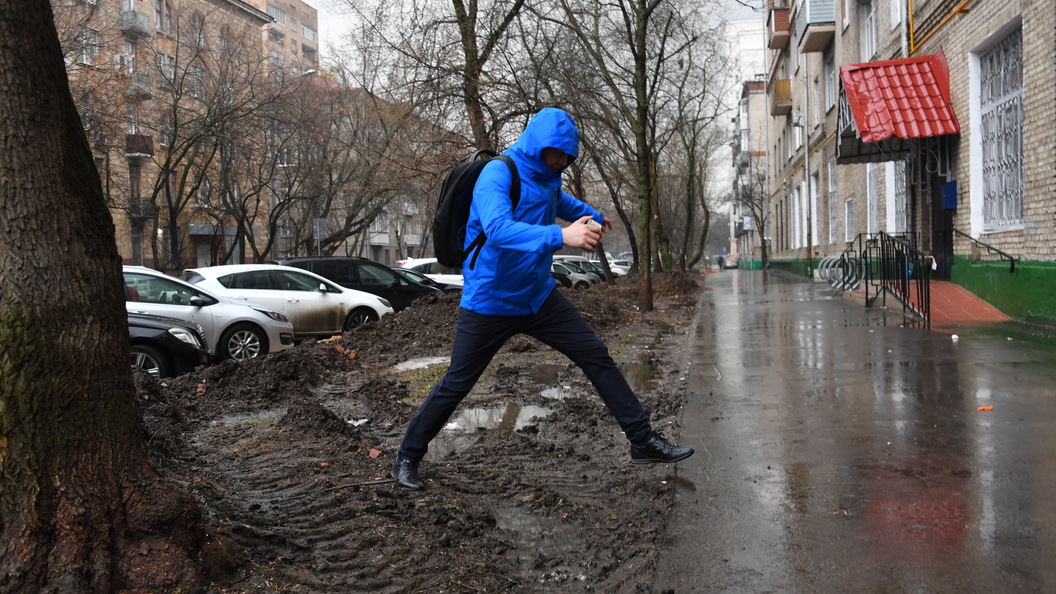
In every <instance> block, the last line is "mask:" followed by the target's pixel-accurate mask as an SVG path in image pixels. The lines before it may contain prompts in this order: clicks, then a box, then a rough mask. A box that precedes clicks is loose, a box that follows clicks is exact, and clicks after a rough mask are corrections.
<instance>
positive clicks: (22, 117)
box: [0, 0, 203, 592]
mask: <svg viewBox="0 0 1056 594" xmlns="http://www.w3.org/2000/svg"><path fill="white" fill-rule="evenodd" d="M0 15H2V17H0V154H3V156H4V157H3V159H0V369H2V370H3V371H2V372H0V591H4V592H10V591H55V592H108V591H114V590H121V589H133V588H142V589H144V590H148V589H157V590H175V589H178V588H186V587H188V585H190V584H192V583H195V582H196V581H197V578H198V575H199V569H198V566H197V563H196V561H195V559H196V558H197V555H198V551H199V549H200V546H201V542H202V537H203V530H202V528H201V517H200V513H199V511H198V509H197V507H196V506H195V504H194V502H193V500H192V499H191V498H190V497H189V496H187V495H186V494H183V493H179V492H176V491H174V490H172V489H171V488H170V487H169V486H167V485H166V484H165V483H164V482H163V481H162V480H161V478H160V477H159V476H158V475H157V473H156V472H155V471H154V470H153V469H152V468H151V467H150V465H149V464H148V462H147V456H146V447H145V443H144V440H143V428H142V424H141V418H140V413H139V409H138V407H137V405H136V402H135V389H134V386H133V383H132V377H131V372H130V368H129V364H128V346H129V345H128V336H127V325H126V321H125V310H124V305H123V303H122V299H121V295H122V292H121V276H120V274H121V271H120V267H121V260H120V257H119V256H118V254H117V249H116V244H115V242H114V226H113V222H112V220H111V218H110V211H109V209H108V208H107V205H106V202H105V200H104V197H103V193H102V187H101V185H100V182H99V176H98V173H97V172H96V169H95V165H94V163H93V161H92V155H91V152H90V151H89V148H88V143H87V140H86V138H85V134H84V130H83V129H82V128H81V123H80V118H79V116H78V114H77V110H76V108H75V107H74V104H73V101H72V99H71V96H70V91H69V86H68V84H67V80H66V72H65V69H64V64H63V56H62V53H61V50H60V48H59V42H58V37H57V35H56V32H55V24H54V21H53V17H52V11H51V5H50V4H49V3H48V1H47V0H28V1H27V0H0Z"/></svg>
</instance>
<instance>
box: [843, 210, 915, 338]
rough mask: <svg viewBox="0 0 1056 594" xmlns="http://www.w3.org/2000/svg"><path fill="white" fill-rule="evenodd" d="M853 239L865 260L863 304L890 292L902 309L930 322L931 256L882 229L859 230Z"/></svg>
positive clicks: (870, 302)
mask: <svg viewBox="0 0 1056 594" xmlns="http://www.w3.org/2000/svg"><path fill="white" fill-rule="evenodd" d="M855 241H856V243H857V244H858V253H859V254H861V256H862V259H863V260H864V262H865V281H866V282H865V301H866V304H867V305H872V304H873V302H875V301H876V300H877V299H878V298H879V297H880V296H881V295H885V294H888V293H890V294H891V295H892V296H894V297H895V298H896V299H898V301H899V302H901V303H902V311H903V312H906V311H908V312H911V313H913V314H914V315H916V316H918V317H920V318H922V319H923V320H924V323H925V324H930V320H931V287H930V283H929V281H930V277H931V266H932V263H933V262H934V259H933V258H932V257H931V256H929V255H927V254H925V253H923V252H921V251H918V250H916V249H915V248H913V247H912V246H910V245H909V243H908V242H906V241H905V240H902V239H899V238H897V237H893V236H891V235H888V234H887V233H884V232H883V231H881V232H879V233H875V234H871V235H870V234H865V233H863V234H860V235H858V237H857V238H856V239H855ZM873 290H875V293H873Z"/></svg>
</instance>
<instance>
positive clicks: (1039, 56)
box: [766, 0, 1056, 321]
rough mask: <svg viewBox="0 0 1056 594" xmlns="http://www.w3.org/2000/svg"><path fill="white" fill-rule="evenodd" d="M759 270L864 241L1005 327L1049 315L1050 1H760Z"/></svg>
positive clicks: (812, 262)
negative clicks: (998, 317) (930, 263)
mask: <svg viewBox="0 0 1056 594" xmlns="http://www.w3.org/2000/svg"><path fill="white" fill-rule="evenodd" d="M766 19H767V48H768V54H767V55H768V70H767V81H766V85H767V95H768V103H769V115H770V118H769V133H768V138H769V141H768V149H769V152H770V155H771V157H770V170H769V176H770V203H771V216H772V223H773V232H772V238H773V248H774V265H775V266H779V267H782V268H786V269H789V270H793V271H796V272H798V273H804V274H811V273H812V272H813V269H814V267H815V266H816V265H817V262H818V260H819V259H820V258H822V257H825V256H831V255H839V254H841V253H843V252H844V250H846V249H847V247H848V245H849V244H850V243H851V242H854V241H855V240H856V239H858V238H859V237H861V236H863V234H864V236H866V237H868V236H870V235H875V234H877V233H880V232H884V233H887V234H889V235H892V236H895V237H898V238H900V239H902V240H903V241H905V242H907V243H909V244H910V245H912V246H913V247H914V248H916V249H918V250H920V251H923V252H925V253H927V254H930V255H931V256H932V257H933V258H934V261H935V266H934V270H933V272H932V275H933V278H938V279H950V280H953V281H954V282H956V283H959V284H962V285H964V286H965V287H967V288H968V289H970V290H971V291H973V292H974V293H976V294H978V295H980V296H982V297H983V298H985V299H987V300H988V301H990V302H991V303H993V304H994V305H996V306H997V307H998V308H999V309H1002V310H1003V311H1004V312H1005V313H1008V314H1009V315H1012V316H1014V317H1017V318H1021V319H1038V320H1047V321H1056V305H1054V304H1053V301H1054V300H1052V299H1051V298H1050V297H1049V295H1051V290H1052V289H1053V288H1056V287H1054V285H1056V242H1054V241H1053V239H1054V237H1053V236H1054V234H1056V217H1054V216H1053V215H1052V213H1053V208H1054V205H1056V199H1054V198H1053V196H1054V192H1053V190H1054V188H1053V185H1054V184H1056V178H1054V177H1053V175H1052V173H1051V171H1052V162H1053V159H1054V150H1056V138H1054V136H1056V125H1054V122H1053V119H1052V117H1051V113H1052V111H1053V109H1054V107H1053V106H1054V105H1056V102H1054V97H1053V95H1054V93H1056V84H1054V82H1056V81H1054V80H1053V78H1054V77H1056V71H1054V70H1053V68H1052V66H1051V63H1052V48H1053V47H1054V43H1056V33H1054V32H1056V27H1054V25H1056V7H1054V6H1053V5H1052V4H1051V3H1039V2H1032V1H1029V0H1009V1H1007V2H1000V3H994V2H986V1H984V0H886V1H884V2H880V1H879V0H768V1H767V15H766Z"/></svg>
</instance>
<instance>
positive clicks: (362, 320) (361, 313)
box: [344, 307, 378, 331]
mask: <svg viewBox="0 0 1056 594" xmlns="http://www.w3.org/2000/svg"><path fill="white" fill-rule="evenodd" d="M377 321H378V314H377V312H375V311H374V310H373V309H370V308H369V307H357V308H356V309H353V310H352V313H350V314H348V317H347V318H345V328H344V329H345V330H346V331H347V330H351V329H353V328H355V327H356V326H362V325H363V324H366V323H367V322H377Z"/></svg>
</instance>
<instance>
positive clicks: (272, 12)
mask: <svg viewBox="0 0 1056 594" xmlns="http://www.w3.org/2000/svg"><path fill="white" fill-rule="evenodd" d="M268 16H270V17H271V18H273V19H275V22H276V23H277V24H279V25H282V26H283V27H285V26H286V12H285V11H283V10H282V9H281V8H279V7H278V6H275V5H273V4H269V5H268Z"/></svg>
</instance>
